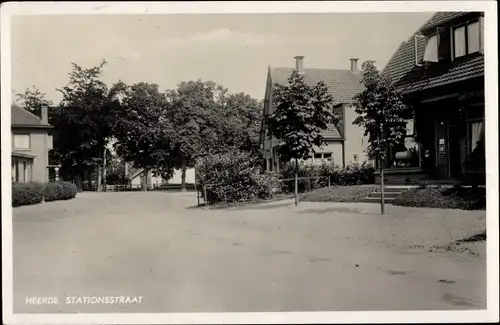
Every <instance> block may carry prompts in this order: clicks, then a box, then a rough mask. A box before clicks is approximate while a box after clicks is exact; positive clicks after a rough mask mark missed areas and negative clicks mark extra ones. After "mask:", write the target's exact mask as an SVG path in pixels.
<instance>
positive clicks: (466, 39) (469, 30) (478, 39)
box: [453, 21, 483, 58]
mask: <svg viewBox="0 0 500 325" xmlns="http://www.w3.org/2000/svg"><path fill="white" fill-rule="evenodd" d="M482 40H483V30H482V26H481V23H480V21H474V22H471V23H468V24H466V25H462V26H460V27H456V28H454V29H453V55H454V57H455V58H459V57H462V56H465V55H467V54H472V53H477V52H479V51H481V50H482V48H483V44H482V43H483V42H482Z"/></svg>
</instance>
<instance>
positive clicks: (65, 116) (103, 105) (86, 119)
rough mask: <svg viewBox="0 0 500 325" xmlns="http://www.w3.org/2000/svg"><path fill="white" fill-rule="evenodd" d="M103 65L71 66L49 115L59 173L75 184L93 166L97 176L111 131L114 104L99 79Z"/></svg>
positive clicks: (111, 95) (104, 85)
mask: <svg viewBox="0 0 500 325" xmlns="http://www.w3.org/2000/svg"><path fill="white" fill-rule="evenodd" d="M105 64H106V61H102V63H101V64H100V65H98V66H96V67H92V68H86V69H84V68H82V67H80V66H79V65H77V64H75V63H73V65H72V66H73V70H72V71H71V72H70V73H69V82H68V84H67V85H66V86H64V87H63V88H62V89H58V91H59V92H60V93H61V94H62V96H63V98H62V100H61V102H60V104H59V105H58V106H57V107H55V108H54V109H53V110H52V112H51V114H49V122H50V123H51V124H52V125H53V126H54V128H55V130H54V133H55V134H54V148H56V150H55V157H56V159H58V160H59V161H60V162H61V164H62V167H61V173H62V174H64V173H66V174H69V175H71V177H76V178H77V183H79V181H81V180H83V179H84V178H85V175H92V172H93V171H94V170H95V168H96V167H97V168H98V169H99V174H100V171H101V164H102V161H103V158H104V148H105V146H106V144H107V142H108V141H109V138H110V136H111V133H112V130H113V128H114V123H115V122H114V121H115V109H116V105H117V101H116V99H115V98H114V96H113V94H112V93H110V92H109V91H108V87H107V86H106V84H105V83H104V82H103V81H101V80H100V79H99V78H100V75H101V73H102V68H103V67H104V65H105ZM99 180H100V177H98V181H99Z"/></svg>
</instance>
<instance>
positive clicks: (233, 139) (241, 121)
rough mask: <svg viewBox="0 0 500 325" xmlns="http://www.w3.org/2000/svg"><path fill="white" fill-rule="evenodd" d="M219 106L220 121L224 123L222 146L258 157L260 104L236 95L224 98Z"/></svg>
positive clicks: (250, 98) (241, 94)
mask: <svg viewBox="0 0 500 325" xmlns="http://www.w3.org/2000/svg"><path fill="white" fill-rule="evenodd" d="M220 106H221V110H222V112H221V115H222V117H221V120H222V121H224V122H225V123H224V126H223V129H222V133H223V134H222V135H221V137H220V139H222V140H223V141H224V145H225V146H227V147H229V148H237V149H239V150H241V151H246V152H249V153H251V154H252V155H254V156H256V157H259V154H260V146H259V134H260V127H261V121H262V102H260V101H258V100H257V99H255V98H252V97H250V96H249V95H247V94H244V93H238V94H230V95H227V96H225V98H224V99H223V103H221V105H220Z"/></svg>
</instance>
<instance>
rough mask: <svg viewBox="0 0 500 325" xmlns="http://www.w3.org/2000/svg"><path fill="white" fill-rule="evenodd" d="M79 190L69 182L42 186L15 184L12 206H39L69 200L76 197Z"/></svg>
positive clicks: (32, 183) (39, 184) (33, 183)
mask: <svg viewBox="0 0 500 325" xmlns="http://www.w3.org/2000/svg"><path fill="white" fill-rule="evenodd" d="M76 193H77V188H76V185H75V184H72V183H68V182H62V181H58V182H53V183H47V184H41V183H37V182H31V183H14V184H12V206H13V207H18V206H22V205H31V204H38V203H41V202H42V201H44V200H45V201H47V202H49V201H58V200H69V199H72V198H74V197H75V196H76Z"/></svg>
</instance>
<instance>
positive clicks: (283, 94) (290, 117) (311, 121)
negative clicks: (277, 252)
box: [266, 71, 339, 205]
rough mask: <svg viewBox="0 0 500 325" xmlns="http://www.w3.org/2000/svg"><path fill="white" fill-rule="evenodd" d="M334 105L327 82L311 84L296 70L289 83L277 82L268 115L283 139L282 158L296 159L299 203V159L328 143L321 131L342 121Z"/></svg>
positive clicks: (275, 132) (274, 131)
mask: <svg viewBox="0 0 500 325" xmlns="http://www.w3.org/2000/svg"><path fill="white" fill-rule="evenodd" d="M333 105H334V100H333V97H332V96H331V95H330V94H329V93H328V88H327V86H326V85H325V83H324V82H319V83H317V84H315V85H313V86H310V85H307V84H306V83H305V80H304V77H303V76H302V75H300V74H299V73H297V72H296V71H294V72H293V73H292V75H291V76H290V77H289V78H288V84H287V85H280V84H276V85H275V90H274V91H273V106H274V108H275V111H274V112H273V113H272V114H271V115H270V116H268V117H267V119H266V124H267V127H268V129H269V132H270V133H271V134H272V135H273V136H274V137H276V138H277V139H278V141H279V142H280V146H279V148H278V153H279V155H280V158H281V159H283V160H294V161H295V205H298V168H299V159H307V158H309V157H310V155H311V151H312V149H313V147H314V146H322V145H324V139H323V137H322V135H321V131H323V130H326V128H327V127H328V125H329V124H335V125H337V124H338V122H339V116H338V114H336V113H335V112H334V110H333Z"/></svg>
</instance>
